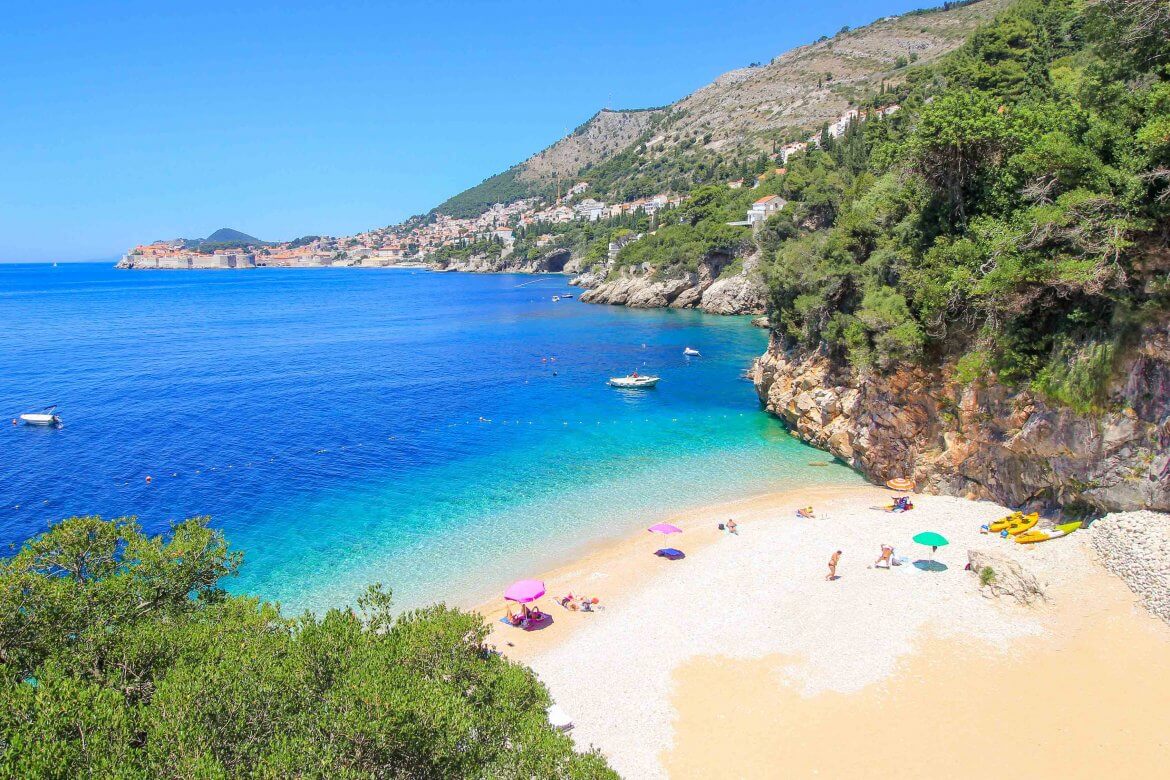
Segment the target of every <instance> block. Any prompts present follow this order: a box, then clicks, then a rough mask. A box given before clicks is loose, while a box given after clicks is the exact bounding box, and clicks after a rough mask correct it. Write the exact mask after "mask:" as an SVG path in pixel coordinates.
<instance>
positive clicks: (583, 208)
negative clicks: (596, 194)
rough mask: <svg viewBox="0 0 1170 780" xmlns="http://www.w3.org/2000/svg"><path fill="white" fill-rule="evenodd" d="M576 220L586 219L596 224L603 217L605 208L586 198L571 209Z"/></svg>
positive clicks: (599, 203)
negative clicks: (575, 215)
mask: <svg viewBox="0 0 1170 780" xmlns="http://www.w3.org/2000/svg"><path fill="white" fill-rule="evenodd" d="M573 210H574V211H575V212H576V214H577V218H578V219H587V220H589V221H590V222H596V221H597V220H599V219H601V218H602V217H604V216H605V214H606V212H607V210H608V209H607V207H606V205H605V204H604V203H602V202H601V201H598V200H594V199H593V198H586V199H585V200H583V201H581V202H580V203H578V204H577V205H576V206H574V207H573Z"/></svg>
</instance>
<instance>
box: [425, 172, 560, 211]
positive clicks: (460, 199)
mask: <svg viewBox="0 0 1170 780" xmlns="http://www.w3.org/2000/svg"><path fill="white" fill-rule="evenodd" d="M518 174H519V168H518V167H512V168H509V169H508V170H506V171H504V172H503V173H497V174H496V175H495V176H490V177H488V178H486V179H484V180H483V181H482V182H480V183H479V184H477V185H475V186H474V187H472V188H471V189H467V190H464V191H463V192H461V193H459V194H458V195H455V196H454V197H451V198H448V199H447V200H445V201H443V202H442V203H440V204H439V205H438V206H435V208H434V209H432V210H431V212H432V213H438V214H446V215H448V216H451V217H460V218H464V219H468V218H471V217H478V216H479V215H480V214H482V213H484V212H485V211H487V210H488V207H489V206H491V205H492V204H493V203H511V202H512V201H515V200H520V199H521V198H528V197H532V196H535V195H547V194H548V192H547V190H548V188H547V187H541V186H538V185H536V184H533V183H530V182H525V181H521V179H520V178H519V176H518Z"/></svg>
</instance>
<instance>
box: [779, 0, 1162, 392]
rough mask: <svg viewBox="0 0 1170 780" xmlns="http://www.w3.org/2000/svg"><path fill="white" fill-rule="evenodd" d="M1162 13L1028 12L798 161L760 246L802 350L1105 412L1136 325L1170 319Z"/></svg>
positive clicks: (1050, 7)
mask: <svg viewBox="0 0 1170 780" xmlns="http://www.w3.org/2000/svg"><path fill="white" fill-rule="evenodd" d="M1150 8H1151V5H1150V4H1148V3H1143V2H1139V1H1138V0H1105V1H1104V2H1103V3H1102V4H1098V5H1094V6H1087V7H1086V6H1082V5H1081V4H1079V3H1075V2H1072V0H1021V2H1018V3H1016V4H1014V5H1013V6H1011V7H1010V8H1008V9H1007V10H1006V11H1005V12H1004V13H1002V14H1001V15H1000V16H999V17H997V18H996V19H995V20H994V21H992V22H991V23H989V24H987V25H985V26H984V27H983V28H981V29H980V30H978V31H977V32H976V33H975V34H974V35H972V36H971V38H970V39H969V40H968V41H967V43H965V44H964V45H963V46H962V47H961V48H960V49H959V50H958V51H956V52H955V53H954V54H953V55H951V56H949V57H948V58H945V59H943V60H941V61H940V62H938V63H936V64H935V65H933V66H930V67H920V68H915V69H912V70H910V71H909V72H908V73H907V74H906V82H905V84H902V85H900V86H898V87H896V88H895V89H896V90H897V93H896V96H897V99H898V101H899V102H900V103H901V104H902V106H903V110H902V111H900V112H898V113H897V114H895V115H893V116H892V117H891V118H890V119H887V120H883V121H877V120H873V119H871V120H869V121H867V122H864V123H860V124H856V125H855V126H853V127H851V128H850V129H849V130H848V131H847V132H846V134H845V135H844V136H842V137H841V138H839V139H836V140H835V141H834V142H833V143H832V144H825V148H823V149H822V150H820V151H812V152H810V153H808V154H805V155H801V156H799V157H797V158H794V160H793V161H792V162H791V163H790V164H789V172H788V174H787V175H786V176H785V177H783V183H782V185H781V192H782V193H783V194H784V196H785V197H786V198H788V199H789V200H790V205H789V207H788V208H787V209H785V215H784V216H783V217H780V218H776V219H775V221H772V220H770V221H769V223H768V224H766V225H764V227H763V228H762V230H761V232H760V236H759V238H760V246H761V248H762V251H763V252H764V257H765V263H764V268H763V270H764V274H765V278H766V280H767V282H768V285H769V293H770V296H769V298H770V312H769V314H770V317H771V319H772V321H773V322H774V323H776V325H777V327H778V328H779V329H780V330H781V332H782V333H783V334H784V335H785V336H786V338H787V339H789V341H790V343H793V344H801V345H804V346H805V347H806V348H818V347H821V348H826V349H828V350H829V351H830V352H832V353H835V354H837V355H839V356H842V357H845V358H847V359H848V360H850V361H851V362H853V363H854V364H855V365H857V366H860V367H866V368H868V367H874V368H882V367H884V366H886V365H889V364H891V363H894V362H898V361H915V360H924V361H935V362H937V361H939V360H944V359H954V360H957V363H956V366H955V376H956V378H957V379H958V380H959V381H961V382H965V383H969V382H973V381H977V380H978V379H980V378H982V377H986V376H992V375H994V376H996V377H998V379H999V380H1000V381H1003V382H1007V383H1009V384H1017V385H1030V386H1032V387H1034V388H1035V389H1036V390H1037V391H1038V392H1041V393H1043V394H1044V395H1045V396H1047V397H1048V398H1049V399H1050V400H1053V401H1055V402H1057V403H1063V404H1067V405H1069V406H1072V407H1074V408H1077V409H1080V410H1089V409H1094V408H1099V407H1100V405H1101V404H1103V403H1105V392H1106V388H1107V386H1108V382H1109V379H1110V376H1111V372H1112V370H1113V366H1114V365H1115V363H1116V360H1117V357H1118V355H1119V353H1120V351H1121V350H1122V349H1123V344H1124V342H1123V336H1124V335H1125V332H1126V329H1127V328H1129V327H1131V326H1132V325H1133V323H1134V319H1135V317H1140V318H1145V319H1149V318H1151V317H1156V316H1164V315H1165V314H1166V313H1167V311H1168V309H1170V298H1168V296H1167V293H1168V287H1170V286H1168V285H1166V284H1164V283H1163V281H1162V279H1163V276H1164V275H1163V274H1162V273H1159V271H1158V269H1159V268H1160V267H1161V266H1159V264H1158V263H1157V262H1150V261H1149V260H1148V259H1147V257H1148V255H1149V254H1150V253H1151V252H1152V253H1153V254H1154V256H1155V257H1156V256H1158V253H1159V252H1162V251H1164V247H1165V245H1166V243H1167V238H1166V236H1168V235H1170V174H1168V173H1167V172H1166V171H1167V170H1170V119H1167V117H1168V116H1170V43H1167V39H1166V36H1162V37H1158V36H1156V35H1151V34H1149V30H1150V19H1151V18H1155V19H1161V18H1162V17H1161V16H1158V14H1159V13H1162V12H1161V11H1157V10H1156V9H1155V10H1154V11H1151V10H1150ZM1143 14H1147V15H1143ZM1148 14H1153V16H1152V17H1150V16H1148ZM1126 41H1137V42H1140V44H1141V47H1140V48H1139V49H1137V50H1133V51H1131V50H1128V49H1127V47H1126ZM881 97H882V99H885V100H888V99H889V97H890V93H886V94H884V95H883V96H881ZM1139 312H1140V315H1139V314H1138V313H1139Z"/></svg>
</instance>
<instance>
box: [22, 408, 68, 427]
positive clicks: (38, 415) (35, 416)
mask: <svg viewBox="0 0 1170 780" xmlns="http://www.w3.org/2000/svg"><path fill="white" fill-rule="evenodd" d="M56 409H57V405H56V404H54V405H52V406H46V407H45V408H44V410H42V411H40V412H32V413H30V414H22V415H20V421H21V422H23V423H24V424H25V425H60V424H61V417H60V416H59V415H58V414H57V412H56Z"/></svg>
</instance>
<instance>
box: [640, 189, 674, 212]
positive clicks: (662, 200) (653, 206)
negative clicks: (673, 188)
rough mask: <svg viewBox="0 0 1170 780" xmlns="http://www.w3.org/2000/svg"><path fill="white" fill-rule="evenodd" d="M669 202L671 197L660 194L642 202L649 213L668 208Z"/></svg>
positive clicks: (644, 209)
mask: <svg viewBox="0 0 1170 780" xmlns="http://www.w3.org/2000/svg"><path fill="white" fill-rule="evenodd" d="M668 203H670V198H668V197H667V196H666V195H663V194H658V195H655V196H653V197H650V198H647V199H646V202H645V203H643V204H642V210H643V211H645V212H646V213H647V214H655V213H657V212H658V211H659V210H661V209H664V208H666V206H667V204H668Z"/></svg>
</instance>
